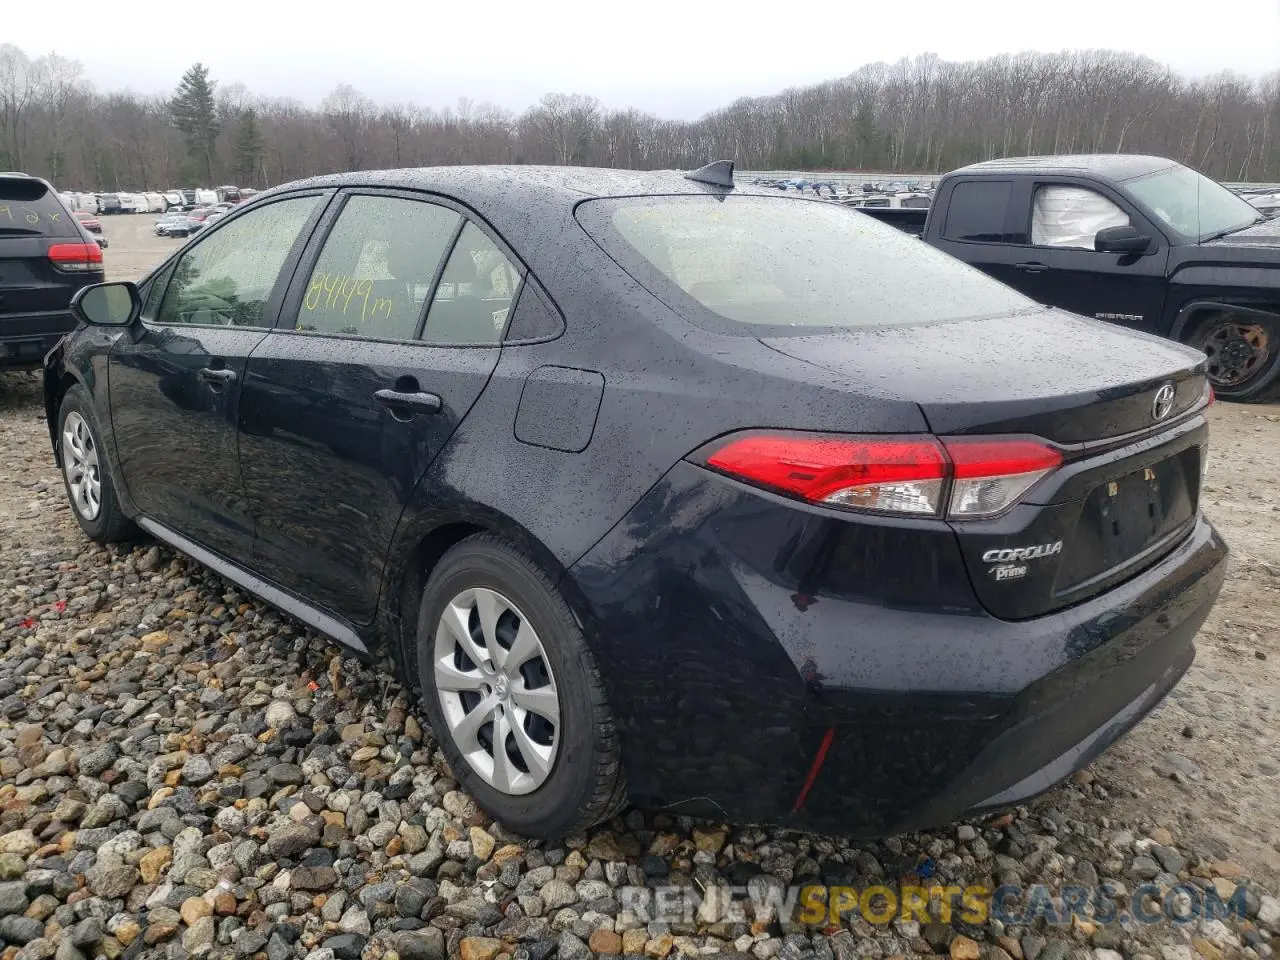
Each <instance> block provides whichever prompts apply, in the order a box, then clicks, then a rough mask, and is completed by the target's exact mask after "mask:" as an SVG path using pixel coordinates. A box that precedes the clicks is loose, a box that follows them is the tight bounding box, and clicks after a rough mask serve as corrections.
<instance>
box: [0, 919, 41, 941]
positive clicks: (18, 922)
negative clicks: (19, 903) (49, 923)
mask: <svg viewBox="0 0 1280 960" xmlns="http://www.w3.org/2000/svg"><path fill="white" fill-rule="evenodd" d="M43 936H44V924H43V923H41V922H40V921H39V920H33V919H32V918H31V917H23V916H18V915H17V914H13V915H10V916H7V917H0V937H3V938H4V940H5V941H6V942H7V943H16V944H18V945H19V946H21V945H22V944H25V943H30V942H31V941H32V940H35V939H36V938H37V937H43Z"/></svg>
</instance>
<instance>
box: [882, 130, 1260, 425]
mask: <svg viewBox="0 0 1280 960" xmlns="http://www.w3.org/2000/svg"><path fill="white" fill-rule="evenodd" d="M863 212H864V213H867V214H869V215H871V216H875V217H878V218H880V219H883V220H885V221H886V222H892V223H895V224H897V225H899V226H901V227H902V228H904V229H907V230H915V231H922V232H923V236H924V239H925V240H926V241H927V242H928V243H929V244H931V245H933V246H935V247H938V248H939V249H940V250H944V251H946V252H947V253H949V254H951V255H952V256H954V257H958V258H959V259H961V260H963V261H964V262H965V263H968V264H971V265H973V266H975V267H977V268H978V269H980V270H982V271H984V272H985V273H988V274H990V275H991V276H993V277H995V278H996V279H997V280H1001V281H1003V282H1004V283H1007V284H1009V285H1010V286H1011V287H1014V288H1015V289H1017V290H1020V291H1022V292H1023V293H1025V294H1027V295H1028V296H1030V297H1032V298H1033V299H1035V300H1037V301H1039V302H1040V303H1044V304H1048V305H1050V306H1056V307H1062V308H1063V309H1065V310H1071V311H1073V312H1075V313H1079V314H1082V315H1084V316H1089V317H1096V318H1098V319H1100V320H1106V321H1108V322H1111V323H1117V324H1121V325H1123V326H1126V327H1132V328H1134V329H1136V330H1142V331H1146V332H1149V333H1156V334H1159V335H1160V336H1163V337H1168V338H1170V339H1172V340H1178V341H1180V342H1182V343H1186V344H1189V345H1190V346H1193V347H1195V348H1196V349H1197V350H1201V351H1203V352H1204V353H1205V354H1206V355H1207V356H1208V358H1209V364H1208V376H1209V382H1210V383H1211V384H1212V385H1213V389H1214V390H1215V391H1216V392H1217V395H1218V396H1219V397H1220V398H1222V399H1224V400H1234V401H1238V402H1242V403H1258V402H1263V401H1266V400H1271V399H1275V398H1277V397H1280V219H1277V218H1276V217H1275V216H1274V215H1270V216H1269V215H1268V214H1266V213H1265V212H1264V211H1262V210H1259V209H1256V208H1254V207H1252V206H1250V205H1249V204H1248V203H1246V202H1245V201H1244V200H1243V199H1241V198H1240V197H1239V196H1237V195H1236V194H1234V193H1232V192H1231V191H1230V190H1228V189H1227V188H1226V187H1223V186H1222V185H1221V184H1219V183H1217V182H1215V181H1213V180H1210V179H1209V178H1208V177H1205V176H1203V175H1202V174H1199V173H1197V172H1196V171H1194V170H1192V169H1190V168H1188V167H1184V166H1182V165H1181V164H1178V163H1174V162H1173V161H1172V160H1165V159H1163V158H1161V157H1144V156H1130V155H1125V154H1102V155H1098V156H1078V157H1026V158H1013V159H1008V160H990V161H987V162H985V163H978V164H974V165H973V166H969V167H964V168H963V169H960V170H956V171H954V172H953V173H949V174H947V175H946V176H945V177H943V178H942V181H941V182H940V184H939V185H938V190H937V194H936V195H935V197H934V201H933V205H932V206H931V207H930V208H929V210H928V213H927V215H926V214H925V213H924V212H923V211H907V210H903V211H878V210H871V209H868V210H864V211H863Z"/></svg>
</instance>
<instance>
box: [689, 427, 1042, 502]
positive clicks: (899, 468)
mask: <svg viewBox="0 0 1280 960" xmlns="http://www.w3.org/2000/svg"><path fill="white" fill-rule="evenodd" d="M705 463H706V465H707V466H708V467H710V468H711V469H713V470H717V471H719V472H721V473H724V474H727V475H729V476H731V477H735V478H737V479H739V480H744V481H746V482H747V483H752V484H755V485H757V486H761V487H766V488H768V489H771V490H776V491H778V492H780V493H785V494H788V495H790V496H794V497H798V498H800V499H802V500H807V501H809V502H810V503H821V504H825V505H828V506H835V507H847V508H852V509H856V510H870V511H874V512H876V513H897V514H908V515H916V516H940V515H942V514H943V513H944V505H945V507H946V509H945V513H946V514H947V516H949V517H952V518H955V519H972V518H978V517H990V516H994V515H995V514H997V513H1000V512H1002V511H1004V510H1006V509H1007V508H1008V507H1010V506H1012V505H1013V504H1014V503H1016V502H1017V501H1018V500H1019V499H1020V498H1021V497H1022V496H1024V495H1025V494H1026V493H1027V491H1028V490H1030V489H1031V487H1032V486H1034V485H1035V484H1036V483H1037V482H1038V481H1039V480H1040V479H1041V478H1043V477H1044V476H1045V475H1047V474H1048V473H1050V472H1051V471H1052V470H1054V469H1056V468H1057V467H1058V466H1059V465H1060V464H1061V463H1062V454H1061V453H1059V452H1058V451H1057V450H1055V449H1054V448H1053V447H1050V446H1048V445H1047V444H1045V443H1042V442H1040V441H1038V440H1032V439H1027V438H1022V437H996V438H990V437H988V438H972V439H971V438H967V437H964V438H943V439H939V438H936V437H931V436H894V437H885V436H817V435H813V434H804V433H783V432H778V433H772V432H758V431H753V432H748V433H742V434H736V435H734V436H731V437H729V438H728V439H727V440H726V441H724V442H722V443H721V444H720V445H719V446H717V447H716V448H715V449H714V451H713V452H712V453H711V454H710V455H708V456H707V457H706V459H705ZM948 488H949V491H950V496H949V497H948V496H945V494H946V493H947V492H948Z"/></svg>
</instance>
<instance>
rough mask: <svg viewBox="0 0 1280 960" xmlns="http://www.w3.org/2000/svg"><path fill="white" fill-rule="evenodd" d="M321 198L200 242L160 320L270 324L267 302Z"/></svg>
mask: <svg viewBox="0 0 1280 960" xmlns="http://www.w3.org/2000/svg"><path fill="white" fill-rule="evenodd" d="M319 200H320V198H319V197H298V198H295V199H291V200H280V201H278V202H276V203H272V204H270V205H268V206H265V207H259V208H258V209H257V210H254V211H251V212H249V213H246V214H245V215H244V216H242V217H237V218H236V219H235V220H232V221H230V222H229V223H227V224H226V226H223V227H220V228H218V229H217V230H214V231H213V232H212V233H210V234H209V235H208V237H207V238H205V239H202V240H200V241H198V242H197V243H196V244H195V246H193V247H192V248H191V252H190V253H188V254H186V255H184V256H183V257H182V258H181V259H180V260H179V261H178V262H177V264H176V265H175V267H174V270H173V275H172V277H171V279H170V282H169V287H168V290H167V291H166V293H165V296H164V301H163V303H162V304H161V307H160V312H159V315H158V316H157V318H156V322H157V323H162V324H165V325H169V324H193V323H194V324H207V325H216V326H236V327H264V326H271V324H272V320H271V318H268V317H264V316H263V312H264V311H265V309H266V304H267V298H268V297H270V296H271V289H272V287H274V286H275V282H276V278H277V276H278V275H279V273H280V268H281V267H282V266H284V261H285V259H286V258H287V257H288V256H289V250H290V249H291V248H292V247H293V244H294V242H295V241H296V240H297V239H298V234H299V233H301V232H302V228H303V226H305V225H306V222H307V218H308V217H310V216H311V213H312V211H313V210H314V209H315V207H316V204H317V203H318V202H319Z"/></svg>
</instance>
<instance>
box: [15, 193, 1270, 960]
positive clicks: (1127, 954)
mask: <svg viewBox="0 0 1280 960" xmlns="http://www.w3.org/2000/svg"><path fill="white" fill-rule="evenodd" d="M152 219H153V218H152V217H137V218H126V217H113V218H107V219H106V220H105V223H106V228H107V231H108V234H109V236H110V238H111V240H112V247H111V248H110V249H109V250H108V252H107V263H108V270H109V272H110V274H111V275H112V276H114V277H128V276H137V275H138V274H139V273H140V272H141V271H143V270H144V269H145V268H146V267H148V266H150V265H151V264H154V263H155V262H157V261H158V260H159V258H160V256H161V255H162V253H163V252H164V251H165V250H170V249H173V246H174V242H173V241H160V240H158V239H156V238H153V237H151V236H150V235H149V232H150V223H151V221H152ZM1212 419H1213V421H1214V435H1213V437H1214V439H1213V451H1214V460H1213V463H1212V466H1211V468H1210V476H1209V480H1208V486H1207V494H1206V496H1207V505H1208V509H1209V512H1210V513H1211V515H1212V517H1213V519H1214V520H1215V521H1216V522H1217V523H1218V524H1219V526H1220V527H1221V528H1222V530H1223V532H1224V534H1225V535H1226V536H1227V538H1228V539H1229V540H1230V542H1231V544H1232V546H1233V547H1234V551H1235V552H1234V556H1233V559H1232V570H1231V575H1230V578H1229V580H1228V583H1227V586H1226V589H1225V591H1224V593H1223V597H1222V600H1221V602H1220V603H1219V605H1218V606H1217V608H1216V610H1215V611H1214V613H1213V615H1212V616H1211V618H1210V620H1209V621H1208V623H1207V624H1206V626H1205V628H1204V630H1203V631H1202V633H1201V635H1200V637H1199V649H1200V654H1199V658H1198V660H1197V662H1196V665H1195V666H1194V667H1193V669H1192V671H1191V672H1190V673H1189V674H1188V676H1187V678H1186V679H1185V680H1184V681H1183V683H1182V684H1181V685H1180V687H1179V688H1178V690H1177V691H1176V692H1175V693H1174V695H1173V696H1172V697H1171V698H1170V699H1169V700H1168V701H1167V702H1166V703H1165V704H1164V705H1163V706H1162V707H1161V708H1159V710H1157V711H1156V713H1155V714H1153V715H1152V716H1151V717H1150V718H1148V719H1147V720H1146V721H1145V722H1144V723H1143V724H1141V725H1140V726H1139V728H1138V729H1137V730H1135V731H1134V732H1133V734H1132V735H1130V736H1129V737H1128V738H1127V739H1126V740H1125V741H1123V742H1122V743H1121V744H1120V745H1119V746H1118V747H1117V748H1116V749H1114V750H1113V751H1111V752H1110V753H1109V754H1108V755H1107V756H1105V757H1104V758H1103V759H1101V760H1100V761H1099V762H1098V763H1096V764H1095V765H1094V766H1093V767H1092V768H1091V769H1090V770H1088V771H1085V772H1083V773H1081V774H1078V775H1077V776H1076V777H1074V778H1073V779H1072V781H1070V782H1069V783H1067V784H1064V785H1062V786H1061V787H1059V788H1057V789H1055V790H1053V791H1051V792H1050V793H1049V794H1047V795H1046V796H1045V797H1043V798H1041V799H1040V800H1038V801H1036V802H1035V803H1034V804H1033V805H1032V806H1031V807H1029V808H1019V809H1018V810H1016V811H1014V812H1013V813H1011V814H1007V815H1003V816H1001V817H998V818H996V819H993V820H990V821H986V822H976V823H970V824H958V825H954V826H952V827H949V828H946V829H941V830H937V831H934V832H929V833H923V834H917V835H910V836H901V837H895V838H891V839H888V840H885V841H883V842H880V843H873V844H861V845H853V844H850V843H849V842H847V841H845V840H843V839H840V838H836V837H817V836H806V835H800V834H793V833H786V832H783V831H777V830H761V829H756V828H745V827H738V826H730V825H717V824H708V823H697V822H691V821H689V820H687V819H683V818H672V817H667V816H663V815H655V814H651V813H642V812H640V811H636V810H631V811H628V812H626V814H625V815H624V817H623V818H621V819H620V820H617V821H614V822H613V823H611V824H608V825H607V826H606V827H605V828H602V829H600V830H598V831H596V832H593V833H592V834H591V835H590V836H582V837H571V838H568V839H567V840H566V841H565V842H564V843H563V844H561V845H558V846H548V845H544V844H538V843H535V842H531V841H529V840H527V839H524V838H521V837H517V836H512V835H510V834H508V833H507V832H506V831H504V830H503V829H502V828H501V827H500V826H499V825H497V824H493V823H490V822H489V821H488V820H487V818H486V817H484V815H483V814H481V813H478V812H477V811H476V809H475V806H474V804H473V803H472V802H471V800H470V799H469V798H467V797H466V796H465V795H463V794H462V793H460V792H459V791H458V789H457V785H456V784H455V782H454V781H453V780H452V779H451V778H450V775H449V772H448V770H447V768H446V766H445V764H444V762H443V760H442V758H441V756H440V754H439V753H438V752H437V751H436V750H435V745H434V743H433V741H432V739H431V736H430V733H429V732H424V730H423V728H422V727H421V726H420V725H419V724H418V722H417V721H416V720H415V719H414V717H413V715H412V713H410V712H409V710H408V704H407V703H406V700H405V696H404V692H403V691H402V689H401V688H400V687H399V685H398V684H396V683H394V682H393V681H392V680H391V679H390V678H389V677H388V676H386V675H385V674H380V673H378V672H376V671H374V670H372V669H369V668H366V667H363V666H361V665H360V664H358V663H357V662H356V661H353V660H351V659H347V658H344V657H343V655H342V653H341V652H340V651H339V650H338V649H337V648H336V647H335V646H334V645H333V644H332V643H330V642H328V641H326V640H324V639H323V638H320V637H318V636H317V635H315V634H313V633H312V632H311V631H309V630H307V629H306V628H304V627H302V626H300V625H298V624H296V623H294V622H292V621H290V620H289V619H288V618H287V617H285V616H283V615H281V614H279V613H277V612H275V611H274V610H273V609H271V608H270V607H267V606H266V605H264V604H262V603H260V602H258V601H257V600H255V599H254V598H252V597H250V596H247V595H245V594H243V593H242V592H241V591H239V590H238V589H236V588H234V587H232V586H230V585H229V584H227V583H226V582H225V581H223V580H221V579H219V578H218V577H216V576H214V575H213V574H211V573H209V572H207V571H205V570H204V569H202V568H201V567H199V566H197V565H196V564H194V563H192V562H190V561H188V560H186V559H185V558H183V557H182V556H180V555H177V554H174V553H173V552H171V551H169V550H168V549H166V548H163V547H157V546H155V545H153V544H148V543H143V544H139V545H137V546H135V547H134V548H133V549H126V548H112V549H103V548H101V547H98V546H96V545H94V544H92V543H91V542H89V541H88V540H87V539H86V538H85V537H84V536H83V535H82V533H81V532H80V530H79V528H78V527H77V526H76V524H75V521H74V520H73V518H72V515H71V513H70V510H69V508H68V507H67V506H66V504H65V501H64V497H63V489H62V484H61V482H60V480H59V477H58V474H57V471H56V470H55V469H54V466H53V463H52V460H51V458H50V453H49V441H48V434H47V430H46V427H45V424H44V417H43V410H42V408H41V404H40V391H39V384H38V382H37V381H36V380H34V379H32V378H29V377H25V376H21V375H9V376H6V377H0V626H2V629H3V644H0V940H2V941H3V942H4V943H5V944H8V945H9V946H8V947H7V949H5V950H4V951H3V953H0V960H10V958H13V957H18V958H24V960H42V958H56V960H79V958H89V957H95V956H103V957H108V958H115V957H119V956H126V957H188V956H190V957H267V958H270V960H285V958H290V957H296V958H303V957H305V958H309V960H334V958H337V960H346V958H354V957H361V956H363V957H366V958H373V957H381V958H385V957H392V956H399V957H401V958H406V960H416V958H439V957H444V956H461V957H463V958H466V960H490V958H494V957H501V956H511V957H514V958H525V957H528V958H532V960H540V958H545V957H548V956H558V957H560V958H562V960H577V958H585V957H590V956H591V955H593V954H622V953H626V954H636V955H642V956H646V957H650V958H662V957H681V956H683V957H692V956H695V955H702V956H714V955H716V954H721V953H725V954H740V953H748V954H750V955H751V956H754V957H756V958H759V960H769V958H772V957H781V958H784V960H801V958H806V957H811V958H815V960H827V958H831V957H836V958H841V960H845V958H854V957H860V958H871V960H874V958H897V957H903V956H907V955H912V954H920V955H927V954H942V955H949V956H950V957H951V958H953V960H1068V958H1069V957H1070V958H1085V957H1087V955H1088V954H1090V953H1092V954H1093V960H1123V958H1140V960H1194V957H1196V956H1199V957H1201V958H1203V960H1224V958H1235V957H1242V956H1243V957H1255V956H1256V957H1270V956H1271V955H1272V951H1273V938H1274V937H1275V936H1276V935H1277V934H1278V933H1280V901H1277V900H1276V899H1275V898H1274V892H1275V891H1276V890H1277V888H1278V887H1280V839H1278V836H1280V832H1278V831H1277V828H1276V817H1277V813H1280V805H1278V804H1277V799H1278V794H1280V789H1278V788H1280V672H1278V671H1277V660H1280V532H1278V531H1280V493H1278V492H1277V489H1276V486H1275V481H1276V478H1277V477H1280V410H1277V408H1275V407H1272V408H1249V407H1231V406H1227V405H1222V404H1220V405H1218V406H1216V407H1215V408H1214V409H1213V411H1212ZM1099 879H1101V880H1102V881H1111V882H1112V883H1114V884H1115V887H1116V889H1117V891H1119V893H1118V896H1117V900H1118V902H1119V904H1120V906H1121V908H1122V909H1123V908H1124V907H1126V906H1127V905H1128V902H1129V894H1131V893H1132V892H1133V891H1135V889H1136V888H1137V887H1138V886H1139V885H1140V884H1142V883H1145V882H1152V883H1156V884H1159V885H1161V886H1163V887H1173V886H1174V885H1175V884H1177V883H1179V882H1180V881H1181V882H1184V883H1185V884H1187V885H1188V886H1187V888H1186V890H1190V891H1194V892H1196V894H1197V895H1198V893H1199V891H1201V890H1207V889H1209V888H1212V889H1213V890H1214V891H1216V892H1218V893H1220V895H1222V896H1224V897H1226V896H1229V895H1230V894H1231V893H1232V891H1233V890H1235V889H1236V887H1237V885H1240V886H1242V887H1243V888H1244V889H1245V890H1246V891H1247V896H1246V897H1245V907H1246V911H1245V912H1246V916H1245V917H1244V918H1228V919H1225V920H1208V921H1206V920H1200V921H1195V922H1189V923H1173V922H1168V921H1165V922H1159V923H1153V924H1135V923H1133V922H1131V921H1130V922H1126V923H1107V922H1102V919H1103V918H1096V919H1094V920H1090V919H1085V918H1082V917H1077V918H1076V919H1075V920H1074V921H1072V922H1070V923H1068V924H1066V925H1055V924H1050V923H1046V922H1045V920H1044V919H1043V918H1041V919H1039V920H1035V921H1032V922H1029V923H1014V922H1010V923H1003V922H1001V921H999V920H990V921H988V922H984V923H967V922H964V921H963V920H961V919H958V918H954V917H953V920H952V922H951V923H943V922H940V920H936V919H935V920H934V921H933V922H929V923H920V922H918V921H916V920H907V921H903V920H896V921H894V922H893V923H891V924H881V925H872V924H870V923H868V922H867V921H866V920H865V919H862V918H859V917H857V916H856V915H855V914H850V915H849V916H846V917H845V918H843V920H840V919H837V922H835V923H831V922H830V917H827V918H825V919H823V920H821V921H820V922H818V923H816V924H814V925H812V926H807V925H804V924H788V925H786V926H785V927H783V926H782V925H780V924H779V923H778V922H777V921H776V920H773V921H771V920H770V919H769V918H768V916H767V915H766V914H765V911H763V910H761V911H759V913H756V912H755V911H753V910H752V909H751V908H750V907H749V908H748V909H746V910H745V911H742V910H739V911H738V912H737V913H731V914H720V915H713V913H712V911H711V910H710V908H709V906H708V905H707V904H704V908H703V910H702V911H701V913H700V914H694V915H692V916H690V917H689V918H688V919H687V920H681V919H679V918H676V920H675V922H670V923H667V922H663V921H658V920H652V921H649V922H646V920H647V919H648V918H647V917H646V916H645V915H644V912H643V909H642V907H643V903H642V902H641V901H637V900H636V899H634V897H635V894H634V893H633V892H632V893H628V892H627V891H626V890H624V889H623V888H625V887H631V888H636V887H648V888H657V887H659V886H672V887H677V888H685V889H689V890H691V891H694V890H696V891H702V890H706V889H709V888H711V887H712V886H713V885H726V884H732V885H737V886H741V885H746V887H747V890H748V891H749V892H750V893H751V895H752V896H755V897H757V898H758V897H760V896H761V895H763V894H767V893H768V892H769V891H770V890H771V889H774V888H780V887H781V886H782V885H785V884H804V883H812V882H827V883H831V884H838V885H853V886H855V887H858V888H863V887H866V886H868V885H875V884H889V885H895V884H897V883H898V882H903V883H919V882H922V881H924V882H928V883H941V884H957V885H960V886H969V885H972V884H985V885H986V886H987V887H988V888H994V887H995V886H996V885H997V884H1000V883H1017V884H1021V885H1024V886H1031V885H1033V884H1044V885H1045V886H1046V887H1047V888H1048V890H1049V891H1051V892H1052V894H1053V895H1054V896H1058V895H1059V894H1060V893H1061V892H1062V890H1063V888H1064V886H1066V885H1069V884H1084V885H1092V884H1095V883H1097V882H1098V881H1099ZM1185 895H1186V894H1185V892H1184V896H1185ZM714 902H716V901H715V900H714V899H713V898H710V897H708V904H710V903H714ZM721 902H722V901H721ZM935 916H936V914H935Z"/></svg>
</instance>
